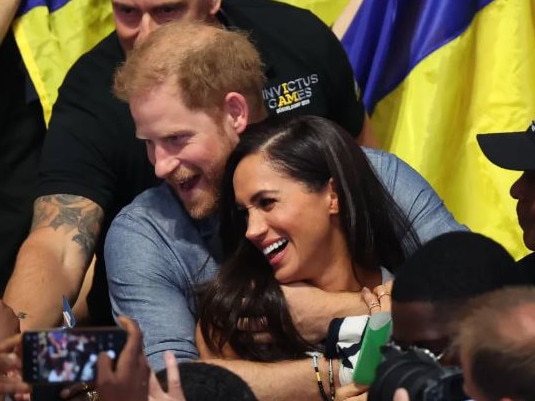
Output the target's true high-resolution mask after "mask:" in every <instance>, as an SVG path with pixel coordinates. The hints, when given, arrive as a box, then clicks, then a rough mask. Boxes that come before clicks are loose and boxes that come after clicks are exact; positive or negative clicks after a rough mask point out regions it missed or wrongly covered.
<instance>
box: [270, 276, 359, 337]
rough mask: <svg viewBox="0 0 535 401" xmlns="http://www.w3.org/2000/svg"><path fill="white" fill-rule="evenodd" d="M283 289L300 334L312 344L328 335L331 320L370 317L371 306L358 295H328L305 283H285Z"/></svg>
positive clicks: (351, 293) (329, 293)
mask: <svg viewBox="0 0 535 401" xmlns="http://www.w3.org/2000/svg"><path fill="white" fill-rule="evenodd" d="M281 288H282V291H283V292H284V296H285V298H286V302H287V303H288V307H289V309H290V314H291V315H292V320H293V323H294V325H295V327H296V329H297V331H298V332H299V334H301V336H302V337H303V338H304V339H305V340H307V341H308V342H310V343H312V344H315V343H318V342H320V341H321V340H323V339H324V338H325V337H326V336H327V330H328V328H329V323H330V322H331V320H332V319H334V318H336V317H346V316H358V315H367V314H368V307H367V306H366V304H365V302H364V300H363V299H362V296H361V294H360V293H357V292H326V291H323V290H320V289H319V288H317V287H314V286H311V285H309V284H305V283H294V284H285V285H281Z"/></svg>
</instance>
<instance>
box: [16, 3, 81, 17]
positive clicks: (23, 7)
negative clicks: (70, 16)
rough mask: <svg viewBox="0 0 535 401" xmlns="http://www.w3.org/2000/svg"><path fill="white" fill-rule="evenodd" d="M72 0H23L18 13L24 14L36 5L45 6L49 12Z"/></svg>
mask: <svg viewBox="0 0 535 401" xmlns="http://www.w3.org/2000/svg"><path fill="white" fill-rule="evenodd" d="M69 1H71V0H23V1H22V2H21V4H20V6H19V9H18V11H17V15H18V16H20V15H24V14H26V13H27V12H28V11H31V10H32V9H34V8H35V7H40V6H45V7H47V8H48V11H49V12H54V11H56V10H59V9H60V8H61V7H63V6H64V5H65V4H67V3H68V2H69Z"/></svg>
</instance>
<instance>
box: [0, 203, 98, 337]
mask: <svg viewBox="0 0 535 401" xmlns="http://www.w3.org/2000/svg"><path fill="white" fill-rule="evenodd" d="M33 213H34V214H33V222H32V228H31V232H30V234H29V236H28V238H27V239H26V241H25V242H24V243H23V244H22V246H21V248H20V251H19V254H18V257H17V263H16V265H15V270H14V272H13V275H12V276H11V279H10V280H9V283H8V285H7V288H6V291H5V293H4V299H3V300H4V302H5V303H6V304H8V305H9V306H11V308H12V309H13V310H14V311H15V313H21V312H24V313H26V314H27V318H26V319H23V320H21V329H22V330H25V329H30V328H37V327H48V326H53V325H57V324H58V323H60V322H61V297H62V295H65V296H67V298H68V299H69V301H70V302H71V303H74V301H75V300H76V298H77V297H78V293H79V291H80V288H81V286H82V282H83V279H84V276H85V273H86V271H87V268H88V266H89V264H90V262H91V259H92V257H93V252H94V250H95V243H96V241H97V239H98V236H99V235H100V232H101V227H102V221H103V218H104V213H103V211H102V209H101V208H100V206H98V205H97V204H96V203H94V202H93V201H91V200H89V199H87V198H84V197H82V196H74V195H63V194H60V195H48V196H42V197H40V198H37V199H36V201H35V203H34V210H33Z"/></svg>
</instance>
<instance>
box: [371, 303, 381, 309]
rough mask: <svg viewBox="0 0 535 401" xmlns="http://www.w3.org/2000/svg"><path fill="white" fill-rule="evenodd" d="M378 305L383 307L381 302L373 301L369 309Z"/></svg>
mask: <svg viewBox="0 0 535 401" xmlns="http://www.w3.org/2000/svg"><path fill="white" fill-rule="evenodd" d="M376 307H379V308H380V307H381V304H380V303H379V302H372V303H371V304H370V307H369V309H370V310H372V309H373V308H376Z"/></svg>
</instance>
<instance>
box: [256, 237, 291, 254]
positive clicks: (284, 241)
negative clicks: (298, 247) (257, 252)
mask: <svg viewBox="0 0 535 401" xmlns="http://www.w3.org/2000/svg"><path fill="white" fill-rule="evenodd" d="M287 243H288V240H287V239H281V240H278V241H277V242H274V243H273V244H271V245H269V246H266V247H265V248H264V249H262V252H263V253H264V255H266V256H267V255H269V254H270V253H272V252H273V251H275V250H277V249H278V248H280V247H281V246H284V245H286V244H287Z"/></svg>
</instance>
